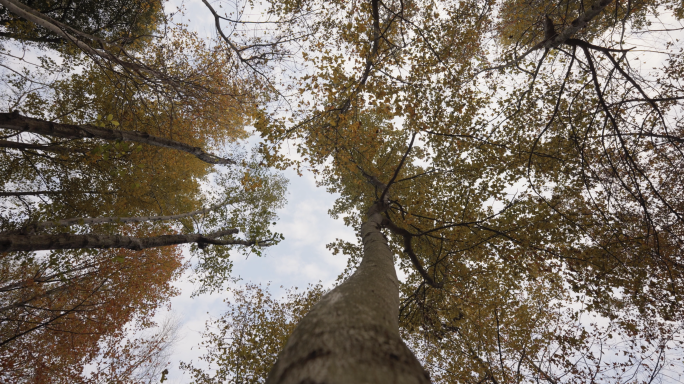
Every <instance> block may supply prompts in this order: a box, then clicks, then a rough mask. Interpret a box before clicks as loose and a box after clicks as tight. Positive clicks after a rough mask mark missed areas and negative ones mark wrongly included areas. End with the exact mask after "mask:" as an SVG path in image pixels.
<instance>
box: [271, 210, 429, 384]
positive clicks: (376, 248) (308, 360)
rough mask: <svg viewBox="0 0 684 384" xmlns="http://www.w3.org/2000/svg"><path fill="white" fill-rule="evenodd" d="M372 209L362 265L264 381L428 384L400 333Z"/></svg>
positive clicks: (309, 318)
mask: <svg viewBox="0 0 684 384" xmlns="http://www.w3.org/2000/svg"><path fill="white" fill-rule="evenodd" d="M371 212H372V213H371V214H370V215H369V217H368V220H367V221H366V222H365V223H364V224H363V225H362V226H361V237H362V239H363V246H364V248H363V260H362V261H361V264H360V265H359V267H358V269H357V270H356V272H354V274H353V275H352V276H351V277H350V278H349V279H348V280H347V281H345V282H344V283H342V284H340V285H339V286H338V287H337V288H335V289H334V290H332V291H331V292H329V293H328V294H327V295H325V296H324V297H323V298H322V299H321V301H320V302H318V303H317V304H316V305H315V306H314V307H313V308H312V309H311V311H310V312H309V313H308V314H307V315H306V316H305V317H304V318H303V319H302V321H301V322H300V323H299V324H298V325H297V327H296V328H295V330H294V332H293V333H292V335H291V336H290V338H289V339H288V341H287V344H286V345H285V348H284V349H283V351H282V352H281V353H280V355H279V356H278V360H277V362H276V364H275V366H274V367H273V369H272V370H271V372H270V374H269V377H268V379H267V380H266V383H268V384H286V383H288V384H289V383H292V384H302V383H309V384H314V383H319V384H323V383H325V384H338V383H339V384H343V383H344V384H347V383H349V384H352V383H354V384H356V383H397V384H399V383H401V384H403V383H407V384H408V383H415V384H419V383H430V376H429V375H428V373H427V372H426V371H425V370H424V369H423V367H422V366H421V365H420V363H419V362H418V360H417V359H416V357H415V356H414V355H413V353H412V352H411V350H409V349H408V347H407V346H406V344H404V342H403V341H402V340H401V337H400V336H399V280H398V279H397V275H396V271H395V269H394V262H393V259H392V252H391V251H390V249H389V247H388V245H387V239H386V238H385V236H384V235H383V234H382V233H381V232H380V227H381V224H382V216H381V215H380V213H379V212H378V211H377V210H372V211H371Z"/></svg>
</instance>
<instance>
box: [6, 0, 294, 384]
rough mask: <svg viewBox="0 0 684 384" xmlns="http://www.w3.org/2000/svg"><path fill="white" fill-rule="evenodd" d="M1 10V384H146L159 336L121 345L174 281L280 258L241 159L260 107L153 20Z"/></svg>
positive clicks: (138, 14) (268, 189)
mask: <svg viewBox="0 0 684 384" xmlns="http://www.w3.org/2000/svg"><path fill="white" fill-rule="evenodd" d="M0 4H2V7H1V8H0V20H2V21H0V25H2V27H0V30H1V31H0V37H1V38H2V42H1V44H2V45H1V46H0V66H1V68H2V72H0V76H1V77H2V83H1V85H0V86H1V87H2V91H3V92H2V96H0V99H1V100H2V104H3V105H2V110H0V270H2V273H1V274H0V276H2V278H1V279H0V292H2V293H1V294H0V307H1V308H0V366H1V367H2V369H1V371H2V373H0V381H11V382H35V383H47V382H62V381H64V382H96V381H98V380H105V381H106V380H119V381H121V382H136V380H138V379H140V380H142V379H145V380H147V379H150V378H151V377H150V375H151V374H156V373H155V372H157V371H158V370H159V369H157V368H159V361H156V360H154V358H153V357H154V356H155V354H157V355H158V354H159V353H161V351H162V349H163V348H162V346H163V345H165V344H164V343H166V342H167V341H166V340H167V339H168V334H166V333H164V332H162V333H160V335H159V336H155V337H152V338H148V339H145V340H143V341H140V343H139V344H136V345H132V344H131V343H130V342H131V341H130V340H128V342H127V337H128V336H129V332H130V331H131V328H130V327H134V330H135V331H136V332H142V331H144V330H145V329H148V328H150V327H152V326H153V325H154V323H153V322H152V321H151V320H150V319H151V317H152V315H153V314H154V313H155V311H156V310H157V309H158V308H159V307H160V306H162V305H163V304H165V303H168V300H169V299H170V298H171V297H172V296H173V295H175V294H177V291H176V290H175V289H174V288H173V287H172V283H173V281H174V280H176V279H178V278H179V277H180V276H181V275H182V274H183V273H184V272H187V271H188V269H192V270H193V271H194V274H191V275H190V278H191V279H194V280H195V281H196V282H197V283H198V284H197V290H196V292H195V294H201V293H204V292H208V291H213V290H217V289H221V288H222V287H223V286H224V285H225V283H226V282H227V281H229V279H230V271H231V266H232V264H231V261H230V258H229V256H230V254H231V253H235V252H242V253H246V254H249V253H259V252H260V247H265V246H270V245H274V244H277V243H278V242H279V241H280V240H282V235H280V234H278V233H273V232H272V231H271V230H270V226H271V225H272V224H273V222H274V221H275V219H276V216H275V210H276V209H277V208H278V207H280V206H281V205H282V202H283V197H284V193H285V186H286V180H285V179H284V178H283V177H282V176H280V175H279V174H277V173H276V172H274V171H272V170H270V169H268V168H266V167H265V166H264V165H263V162H262V159H261V157H260V156H259V155H258V154H255V153H250V152H249V151H248V150H246V149H243V148H242V147H241V144H240V142H239V140H241V139H245V138H246V137H247V136H248V133H247V131H246V130H245V126H246V125H247V124H248V122H249V121H250V120H251V118H252V115H253V114H254V108H255V105H256V103H257V102H258V101H259V100H262V99H264V98H265V97H267V95H265V94H264V93H263V92H262V91H261V89H260V86H259V84H258V82H257V81H253V78H252V77H250V76H246V75H244V74H243V73H240V72H239V71H238V70H237V69H236V66H235V65H234V62H235V58H234V57H231V56H229V55H225V54H223V50H222V48H221V46H220V45H217V44H215V43H212V42H209V41H204V40H203V39H201V38H200V37H199V36H198V35H197V34H195V33H193V32H191V31H189V30H188V29H187V28H186V26H184V25H182V24H176V23H173V22H172V20H171V19H170V18H169V16H168V15H164V14H163V9H162V8H163V3H162V2H143V1H123V2H121V1H105V2H92V1H90V2H89V1H76V2H41V1H38V2H18V1H15V0H7V1H2V2H0ZM187 243H190V244H192V246H191V247H190V252H189V254H190V258H189V259H188V258H187V256H186V257H183V256H182V254H181V249H179V248H178V247H175V245H178V244H187ZM41 251H42V252H41ZM132 324H133V325H132ZM153 360H154V361H153ZM152 362H155V364H157V365H150V364H152ZM87 364H91V365H93V366H95V367H97V369H96V370H95V371H94V372H87V371H84V366H86V365H87ZM161 366H163V363H161ZM141 367H147V368H141ZM150 367H152V368H150ZM144 369H148V371H145V372H148V373H146V374H145V375H142V376H140V375H139V374H140V372H141V370H144ZM150 372H152V373H150ZM136 375H137V376H136ZM138 376H140V377H138ZM136 377H138V378H137V379H136ZM157 379H158V378H155V380H157Z"/></svg>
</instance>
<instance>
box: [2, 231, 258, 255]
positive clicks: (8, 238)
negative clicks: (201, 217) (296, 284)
mask: <svg viewBox="0 0 684 384" xmlns="http://www.w3.org/2000/svg"><path fill="white" fill-rule="evenodd" d="M235 233H238V230H237V229H226V230H223V231H218V232H215V233H212V234H208V235H200V234H189V235H162V236H152V237H131V236H120V235H95V234H86V235H73V234H70V233H60V234H57V235H23V234H10V235H3V236H0V252H20V251H24V252H27V251H47V250H57V249H85V248H97V249H107V248H124V249H132V250H136V251H139V250H141V249H146V248H153V247H164V246H168V245H176V244H185V243H197V244H198V245H199V246H200V247H205V246H206V245H207V244H214V245H235V244H239V245H246V246H250V245H261V246H268V245H271V240H270V239H268V240H265V241H259V242H257V241H251V240H240V239H228V240H219V239H218V238H219V237H221V236H226V235H230V234H235Z"/></svg>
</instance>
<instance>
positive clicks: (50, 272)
mask: <svg viewBox="0 0 684 384" xmlns="http://www.w3.org/2000/svg"><path fill="white" fill-rule="evenodd" d="M150 230H151V229H150V228H139V229H138V231H140V232H145V233H149V231H150ZM132 234H134V233H132ZM183 265H184V262H183V257H182V255H181V252H180V250H179V249H177V248H173V247H164V248H156V249H153V250H148V251H146V252H144V253H143V252H133V251H125V250H123V251H122V250H106V251H98V252H93V251H86V250H83V251H79V252H74V251H70V252H53V253H51V254H49V255H30V254H25V253H15V254H12V255H5V256H3V259H2V263H1V266H0V268H2V287H1V288H0V289H1V290H2V304H3V307H2V308H1V310H0V313H2V315H1V318H0V319H1V321H0V367H2V369H1V371H2V373H1V374H0V380H2V381H3V382H14V383H20V382H34V383H49V382H56V381H63V382H81V381H86V382H87V381H88V378H87V377H83V376H82V375H83V366H84V364H87V363H89V362H91V361H93V360H95V359H96V358H97V357H98V353H100V351H101V349H107V348H106V347H103V344H107V345H111V346H115V345H117V343H119V342H121V340H122V339H124V338H125V337H126V336H127V334H126V329H125V328H124V326H125V325H126V324H129V323H131V322H136V323H137V324H138V327H139V329H145V328H149V327H150V326H152V325H153V324H152V323H151V320H150V319H151V318H152V316H153V315H154V313H155V311H156V310H157V308H158V307H159V306H160V304H162V303H164V302H166V301H168V299H169V298H170V297H172V296H173V295H175V294H176V293H177V292H176V290H175V288H173V286H172V282H173V281H174V280H175V279H176V278H177V277H178V276H180V274H181V273H182V272H183V270H184V268H183ZM131 363H132V362H131Z"/></svg>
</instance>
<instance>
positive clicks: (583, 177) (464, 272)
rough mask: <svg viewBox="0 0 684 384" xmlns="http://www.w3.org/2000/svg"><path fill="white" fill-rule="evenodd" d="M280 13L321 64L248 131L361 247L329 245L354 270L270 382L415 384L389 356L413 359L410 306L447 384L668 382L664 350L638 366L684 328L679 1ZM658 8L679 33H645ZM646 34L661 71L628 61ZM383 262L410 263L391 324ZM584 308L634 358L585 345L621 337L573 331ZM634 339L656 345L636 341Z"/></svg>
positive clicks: (391, 281) (414, 372)
mask: <svg viewBox="0 0 684 384" xmlns="http://www.w3.org/2000/svg"><path fill="white" fill-rule="evenodd" d="M268 12H270V15H272V16H274V17H278V16H279V17H280V18H281V20H283V21H291V20H301V22H300V23H299V24H297V23H296V22H295V23H294V24H295V25H296V26H298V27H299V28H300V30H301V31H307V32H308V36H309V37H308V40H306V42H305V43H304V44H303V45H304V50H303V53H302V55H301V58H302V60H303V62H304V63H305V64H308V65H309V71H308V72H306V71H305V72H303V73H301V76H300V78H299V79H300V83H299V93H300V94H301V95H302V98H301V99H299V100H297V101H296V102H290V105H292V106H294V107H293V109H294V110H293V111H292V115H291V116H288V117H287V118H283V119H278V118H276V117H273V118H271V117H269V116H268V114H266V113H264V114H263V116H262V119H261V120H260V121H259V122H258V123H257V124H256V126H257V128H258V129H259V130H261V131H262V132H263V134H264V135H265V136H267V137H268V138H269V139H271V140H272V143H273V148H276V147H277V145H279V144H280V143H281V142H282V141H283V140H288V139H295V142H296V143H298V145H299V153H300V155H301V156H302V158H303V159H304V160H303V161H304V162H308V163H309V165H311V166H312V167H313V168H315V169H316V170H317V172H319V174H320V175H321V182H322V183H323V184H325V185H326V186H328V187H329V188H330V189H331V190H332V191H334V192H338V193H340V194H341V196H342V197H341V198H340V199H339V200H338V202H337V203H336V206H335V208H334V209H333V214H335V215H342V214H345V215H347V219H346V220H347V222H348V223H349V224H351V225H354V226H355V228H356V229H357V230H359V231H360V236H359V238H360V240H361V241H362V242H363V243H364V248H363V249H360V247H359V246H355V245H352V244H339V245H340V247H339V248H338V249H339V250H342V251H345V252H348V253H350V254H352V255H353V256H355V257H356V259H355V260H356V261H357V262H360V263H359V264H358V268H357V269H356V272H354V274H353V275H352V276H351V277H349V279H348V280H347V281H346V282H345V283H343V284H341V285H340V286H339V287H338V288H336V289H335V290H333V291H331V292H330V293H328V294H327V295H326V296H324V298H323V299H322V300H321V302H320V304H319V305H317V306H315V307H314V308H313V309H312V311H311V312H310V314H309V315H308V316H306V317H305V318H304V319H303V320H302V322H301V324H300V326H298V327H297V328H296V329H295V331H294V333H293V336H292V337H291V338H290V339H289V341H288V344H287V345H286V347H285V349H284V351H283V352H282V353H281V355H280V357H279V361H278V363H276V365H275V367H274V369H273V371H272V372H271V376H270V377H269V382H273V383H276V382H283V383H284V382H301V381H307V380H310V381H313V382H322V381H326V382H346V381H355V382H380V381H382V380H386V381H388V382H390V381H398V380H401V379H399V378H398V377H402V375H405V380H407V382H408V381H411V380H415V381H419V380H423V379H424V378H423V376H421V375H422V371H421V369H420V367H419V366H415V365H412V364H413V363H406V364H403V365H402V366H399V365H398V364H397V365H393V364H394V363H393V362H396V361H404V360H402V359H404V358H406V359H407V360H406V361H413V362H415V361H416V360H414V359H410V358H409V357H407V356H409V355H410V353H409V354H407V352H406V350H405V347H404V346H403V343H401V342H400V341H397V340H399V336H398V335H399V330H398V324H397V323H396V322H395V319H396V317H398V316H400V318H401V322H402V325H403V327H404V328H403V329H404V330H405V333H404V334H405V336H407V337H408V338H410V339H416V340H420V339H422V338H423V337H424V340H426V344H425V348H423V349H422V350H420V352H421V353H424V354H425V355H424V356H425V357H426V358H428V359H430V360H429V361H432V362H436V363H435V366H436V365H439V366H440V367H442V368H444V367H447V366H450V365H448V361H449V359H450V358H452V356H459V360H458V361H459V362H466V363H465V364H459V365H455V366H451V367H458V366H460V367H463V368H460V369H455V368H453V369H449V368H444V369H445V371H444V372H445V373H443V374H439V376H438V377H439V378H440V380H446V381H463V382H487V381H489V382H494V383H496V382H518V381H519V380H522V379H524V378H526V377H527V378H534V377H537V378H542V379H546V380H548V381H551V382H553V381H567V382H573V381H575V382H584V381H586V380H594V379H596V378H597V377H604V378H610V377H611V375H614V376H615V377H613V379H615V380H623V379H626V377H629V376H630V375H634V377H642V378H645V380H646V381H649V380H650V379H651V378H652V377H655V375H657V374H658V373H659V372H660V369H661V368H662V360H661V359H664V358H665V357H664V355H660V354H658V353H655V355H654V356H657V357H651V359H652V363H651V364H648V365H644V364H637V363H636V360H634V359H638V358H637V357H636V356H637V355H639V349H640V348H641V347H644V350H650V351H656V352H657V351H665V350H666V347H667V346H668V345H670V344H668V342H669V341H668V340H671V337H672V335H673V333H674V332H678V330H679V329H680V328H681V324H682V321H683V320H684V318H683V317H682V309H684V308H683V307H682V306H681V304H680V303H681V300H679V299H678V297H679V295H680V294H681V288H682V287H681V284H682V282H684V280H683V279H682V271H683V270H682V265H683V264H682V262H681V261H682V255H681V249H682V247H681V241H682V239H681V228H682V225H684V222H682V221H681V220H680V218H681V217H682V196H684V195H683V194H681V193H680V190H679V187H678V186H679V185H680V184H681V183H679V182H678V180H679V179H680V178H681V176H682V172H681V170H680V169H679V168H680V167H679V165H680V164H681V161H682V152H681V143H682V138H681V127H680V125H681V124H680V121H679V120H680V118H679V112H678V111H679V109H680V104H679V103H680V100H681V99H682V97H683V96H682V93H681V87H680V86H679V85H678V83H677V81H678V80H677V79H678V78H679V74H680V73H681V66H680V65H679V63H680V60H679V55H678V53H677V52H678V50H679V49H680V45H679V44H678V40H676V38H675V37H673V36H672V35H668V33H674V31H678V30H680V27H681V17H682V7H681V4H679V3H675V2H669V1H641V2H636V3H634V2H629V3H627V4H624V3H622V2H613V1H610V0H600V1H596V2H594V3H592V4H586V3H585V2H579V1H561V2H534V3H529V2H527V3H523V2H517V1H501V2H477V1H462V2H451V1H440V2H435V1H426V2H421V1H410V2H407V1H376V0H370V1H365V2H342V1H333V2H325V3H323V2H316V1H304V2H296V3H295V2H289V1H283V2H279V1H275V2H272V3H271V8H269V10H268ZM661 14H667V15H668V18H669V19H668V20H670V21H672V22H673V23H674V25H675V27H672V26H671V25H667V24H665V25H663V24H660V25H658V26H657V27H655V26H654V25H656V23H657V19H656V15H661ZM303 15H306V16H307V17H304V16H303ZM294 16H297V17H300V19H297V18H296V17H294ZM288 28H290V29H291V28H293V24H291V23H290V24H288ZM645 36H651V38H653V39H654V40H648V38H645ZM645 41H657V43H653V44H654V45H653V46H652V47H653V49H656V50H658V52H659V54H662V59H661V60H659V61H658V62H654V63H653V65H654V66H656V69H655V70H654V72H652V73H651V74H650V75H649V76H646V74H645V73H643V72H639V71H638V70H637V69H636V68H639V67H638V66H637V65H635V62H636V60H637V58H642V57H643V55H644V53H641V52H638V51H637V50H635V49H631V48H632V47H634V46H642V45H643V44H645V43H644V42H645ZM275 116H278V115H275ZM265 150H268V148H265ZM273 156H274V158H276V157H277V156H276V155H275V154H273ZM665 175H667V176H665ZM380 228H386V229H387V230H388V232H389V240H388V244H387V245H383V243H384V240H383V239H382V236H381V234H380V232H379V231H380ZM370 239H376V241H371V240H370ZM370 243H372V244H373V247H371V245H370ZM380 249H382V250H380ZM383 255H384V256H383ZM392 255H394V256H396V257H397V259H398V261H399V262H400V263H401V265H402V266H404V268H406V271H407V272H408V273H409V278H408V281H407V282H406V283H405V284H404V285H402V289H401V291H402V292H403V298H404V303H403V304H402V305H401V307H400V308H401V311H400V312H397V309H396V308H398V307H399V301H398V293H397V292H398V290H394V289H396V288H395V287H396V286H397V285H398V282H397V281H396V278H395V277H393V276H394V272H393V264H392V259H391V257H392ZM373 268H377V269H378V270H376V271H373V272H370V270H372V269H373ZM383 268H384V269H383ZM380 269H382V272H379V270H380ZM368 274H370V275H371V276H372V277H370V278H368V277H365V276H367V275H368ZM376 285H377V286H376ZM393 290H394V291H393ZM556 304H562V305H561V306H560V307H558V308H556V307H555V305H556ZM545 306H552V307H553V308H556V309H554V310H553V311H548V312H545V311H544V310H543V308H545ZM578 306H581V307H582V309H579V310H572V308H573V307H574V308H577V307H578ZM533 308H537V309H536V310H532V309H533ZM561 308H565V310H563V309H561ZM584 313H593V314H598V315H601V316H603V317H604V318H605V319H606V321H608V322H609V323H610V324H611V327H614V328H611V329H614V330H615V334H617V333H619V334H621V335H622V336H621V337H623V338H625V339H626V340H629V343H632V344H631V345H629V346H627V347H625V349H624V352H625V353H626V354H628V355H630V356H635V357H634V359H632V358H631V357H630V359H629V361H628V362H625V361H622V362H617V361H614V360H613V361H610V360H608V361H607V360H606V355H605V354H604V353H603V352H602V354H601V357H600V358H596V357H595V355H591V354H590V352H589V349H590V348H591V345H592V341H591V340H600V342H601V343H602V342H603V340H608V339H609V338H610V337H612V336H613V333H612V331H610V332H607V333H604V330H602V329H601V328H600V327H599V326H594V325H591V324H589V325H588V326H586V327H585V329H584V330H581V328H582V327H583V326H584V325H585V324H584V323H582V324H583V326H582V327H580V325H578V322H579V321H580V320H578V319H580V318H581V316H582V314H584ZM516 318H518V319H521V320H517V321H516V320H515V319H516ZM552 324H553V325H552ZM545 326H549V327H553V332H549V331H548V330H547V329H544V327H545ZM370 329H372V330H373V331H372V332H371V331H369V330H370ZM587 329H588V330H589V331H587ZM366 332H369V333H366ZM357 334H358V335H364V336H359V338H358V340H361V341H359V344H355V342H356V340H357V339H356V338H355V337H346V338H343V337H342V335H357ZM388 335H391V336H388ZM644 335H648V339H649V340H651V341H650V342H652V344H650V345H638V342H637V341H636V340H637V339H638V338H639V337H640V336H644ZM383 337H384V338H383ZM364 340H365V342H366V344H363V342H362V341H364ZM379 340H385V341H386V342H385V343H384V344H383V343H381V342H380V341H379ZM390 340H392V341H390ZM438 340H444V342H443V343H439V342H438ZM597 342H598V341H597ZM629 343H627V344H629ZM428 344H429V345H428ZM383 346H388V348H390V349H389V350H391V351H392V352H391V353H390V352H388V353H386V354H384V352H382V351H380V350H378V348H380V349H381V348H383ZM389 346H391V347H389ZM437 346H439V349H440V350H437ZM615 348H617V346H616V347H615ZM363 351H376V352H377V353H376V354H375V355H376V356H384V358H381V359H379V360H380V361H375V360H368V359H363V358H361V357H360V356H365V355H364V354H363ZM450 354H451V355H450ZM641 356H642V357H643V355H641ZM461 357H462V359H461ZM394 358H396V359H394ZM644 358H645V359H647V357H644ZM397 359H398V360H397ZM416 364H417V363H416ZM606 364H610V365H611V367H606ZM634 367H636V368H634ZM609 368H610V369H609ZM623 368H624V369H625V370H624V371H621V370H622V369H623ZM632 368H634V369H632ZM340 372H343V373H340ZM373 372H374V373H373ZM388 372H393V373H391V374H390V373H388ZM355 375H357V376H355ZM375 375H377V376H375ZM623 375H624V376H623ZM621 377H622V378H621ZM380 378H382V379H380Z"/></svg>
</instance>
